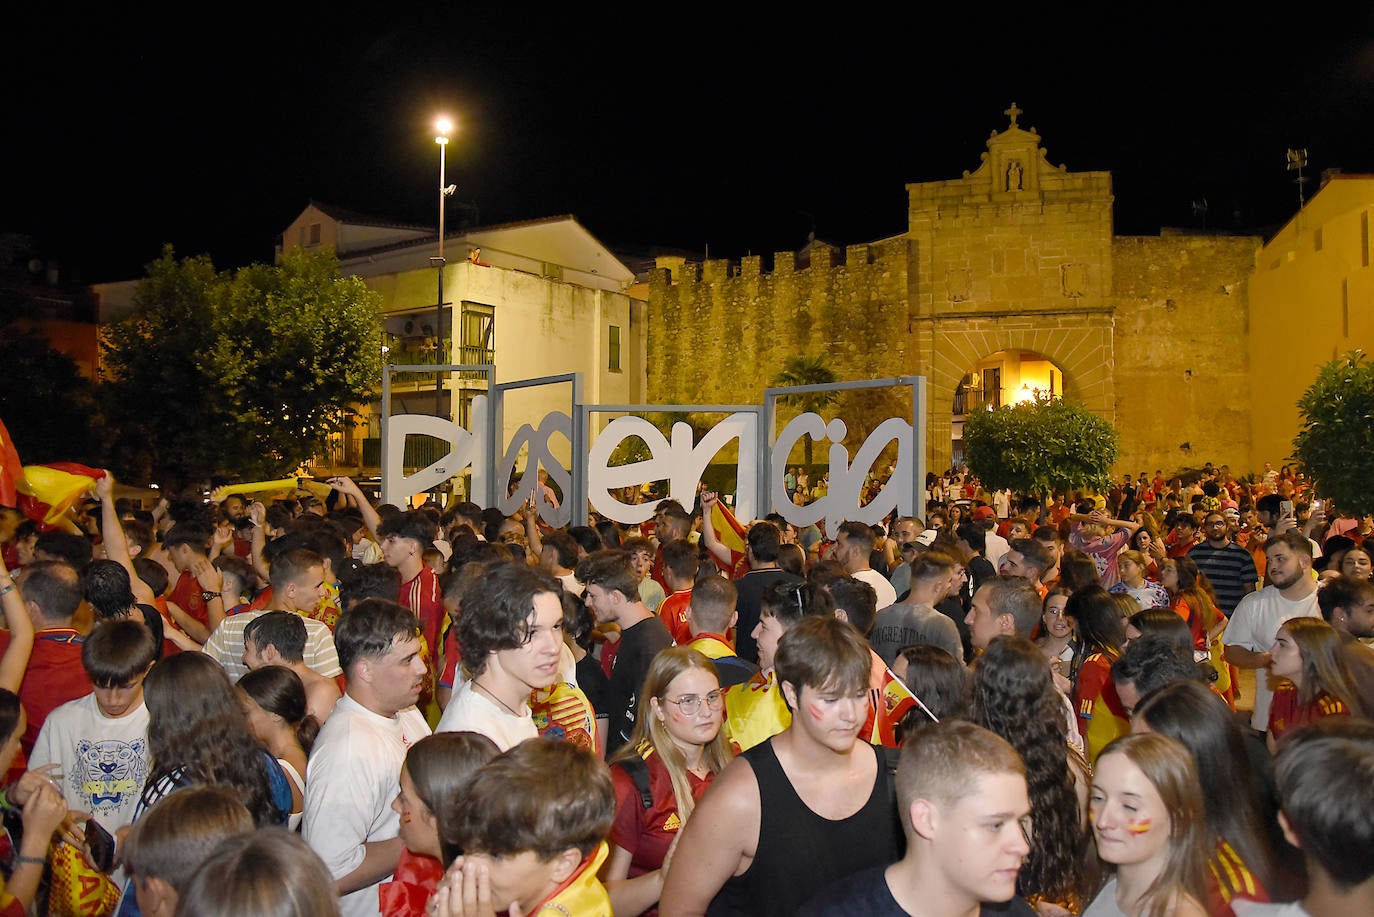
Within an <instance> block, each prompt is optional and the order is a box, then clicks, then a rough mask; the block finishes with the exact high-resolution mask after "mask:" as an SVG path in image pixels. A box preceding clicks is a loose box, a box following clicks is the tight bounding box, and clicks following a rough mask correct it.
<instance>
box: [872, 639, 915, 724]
mask: <svg viewBox="0 0 1374 917" xmlns="http://www.w3.org/2000/svg"><path fill="white" fill-rule="evenodd" d="M870 652H872V651H871V650H870ZM874 659H876V660H877V662H878V664H880V665H881V664H882V660H881V659H880V658H878V656H877V654H876V653H874ZM877 681H878V683H877V684H872V682H870V685H871V687H870V689H869V699H870V700H871V701H872V709H871V710H869V714H868V716H869V718H868V720H867V721H866V722H865V723H864V728H863V731H862V732H860V733H859V736H860V737H861V738H862V739H863V740H864V741H866V742H871V743H872V744H874V745H884V746H886V747H888V748H896V747H897V746H898V744H899V743H898V741H897V726H898V725H899V724H900V723H901V722H902V718H903V717H904V716H906V715H907V713H908V712H910V711H911V708H913V707H915V706H916V703H917V701H916V695H914V694H912V693H911V689H910V688H908V687H907V686H906V685H904V684H902V680H901V679H900V678H898V677H897V676H896V675H893V674H892V670H891V669H889V668H888V667H887V666H885V665H884V666H883V668H882V676H881V678H880V679H878V680H877Z"/></svg>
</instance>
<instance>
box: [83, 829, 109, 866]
mask: <svg viewBox="0 0 1374 917" xmlns="http://www.w3.org/2000/svg"><path fill="white" fill-rule="evenodd" d="M86 849H87V850H89V851H90V852H91V862H92V863H94V864H95V868H96V869H99V870H100V871H101V872H109V871H110V870H112V869H114V856H115V841H114V838H113V837H112V836H111V835H110V832H108V831H106V830H105V829H104V828H103V827H102V826H101V824H100V822H98V821H96V820H95V819H94V818H88V819H87V820H86Z"/></svg>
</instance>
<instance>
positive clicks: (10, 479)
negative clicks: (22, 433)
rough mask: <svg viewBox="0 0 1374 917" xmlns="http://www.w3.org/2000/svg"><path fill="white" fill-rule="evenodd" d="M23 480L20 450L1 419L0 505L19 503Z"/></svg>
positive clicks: (15, 504)
mask: <svg viewBox="0 0 1374 917" xmlns="http://www.w3.org/2000/svg"><path fill="white" fill-rule="evenodd" d="M22 480H24V466H23V465H21V464H19V451H18V450H17V449H15V448H14V440H12V439H10V431H9V430H8V429H7V428H6V427H5V422H4V421H3V420H0V506H17V505H18V499H19V495H18V487H19V482H20V481H22Z"/></svg>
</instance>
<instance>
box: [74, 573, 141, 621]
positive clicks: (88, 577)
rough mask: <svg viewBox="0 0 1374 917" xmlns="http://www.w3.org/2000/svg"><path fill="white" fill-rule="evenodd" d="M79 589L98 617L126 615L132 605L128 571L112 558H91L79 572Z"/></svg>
mask: <svg viewBox="0 0 1374 917" xmlns="http://www.w3.org/2000/svg"><path fill="white" fill-rule="evenodd" d="M81 590H82V592H83V593H84V594H85V596H86V601H87V602H89V603H90V606H91V610H92V611H94V612H95V615H96V617H98V618H117V617H122V616H123V615H127V614H128V613H129V609H130V608H132V607H133V606H134V589H133V582H132V581H131V580H130V579H129V571H128V570H125V569H124V567H123V565H122V564H119V563H118V562H116V561H113V560H93V561H91V562H90V563H89V564H87V565H86V569H85V571H83V572H82V574H81Z"/></svg>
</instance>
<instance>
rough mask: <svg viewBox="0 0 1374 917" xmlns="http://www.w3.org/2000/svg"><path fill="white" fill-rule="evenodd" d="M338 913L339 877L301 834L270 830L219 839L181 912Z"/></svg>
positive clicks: (263, 916)
mask: <svg viewBox="0 0 1374 917" xmlns="http://www.w3.org/2000/svg"><path fill="white" fill-rule="evenodd" d="M338 913H339V901H338V898H337V893H336V891H335V887H334V877H333V876H331V875H330V873H329V869H328V867H326V866H325V864H324V861H323V860H321V859H320V857H319V855H318V854H316V853H315V851H313V850H311V849H310V845H308V844H307V843H306V842H305V841H303V840H301V837H300V835H299V834H296V833H294V832H291V831H287V830H286V829H285V828H267V829H265V830H258V831H254V832H251V833H249V834H236V835H234V836H233V837H229V838H226V839H225V840H223V841H221V842H220V843H219V846H217V847H216V848H215V850H214V852H213V853H211V854H210V856H209V857H207V858H206V859H205V861H204V862H203V863H201V865H200V868H199V869H197V870H196V871H195V873H194V874H193V875H192V876H191V880H190V881H189V882H188V883H187V884H186V890H185V893H184V894H182V895H181V896H180V900H178V902H177V914H178V915H191V914H194V915H196V917H240V915H243V914H252V915H254V917H330V915H337V914H338Z"/></svg>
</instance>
